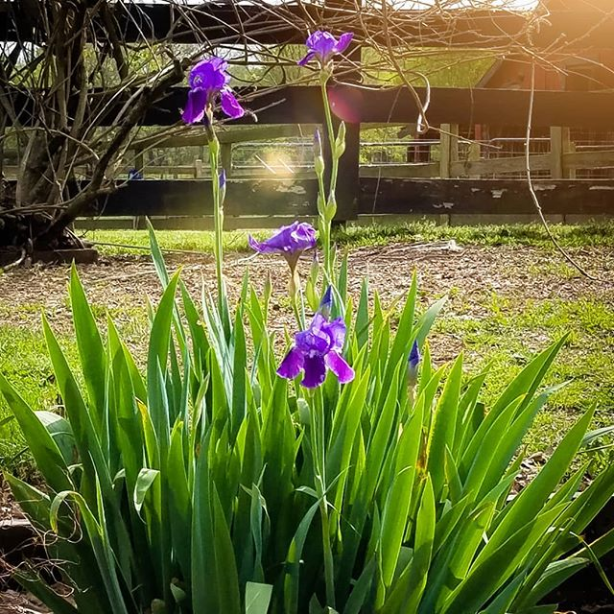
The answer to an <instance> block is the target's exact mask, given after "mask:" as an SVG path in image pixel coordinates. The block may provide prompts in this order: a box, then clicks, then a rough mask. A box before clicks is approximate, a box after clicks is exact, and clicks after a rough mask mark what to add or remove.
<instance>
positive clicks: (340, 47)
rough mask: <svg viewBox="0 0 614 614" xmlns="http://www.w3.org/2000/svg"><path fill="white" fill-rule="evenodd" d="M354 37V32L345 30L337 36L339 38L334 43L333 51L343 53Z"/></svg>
mask: <svg viewBox="0 0 614 614" xmlns="http://www.w3.org/2000/svg"><path fill="white" fill-rule="evenodd" d="M353 38H354V34H352V32H346V33H345V34H342V35H341V36H340V37H339V40H338V41H337V42H336V43H335V47H334V49H333V52H334V53H343V52H344V51H345V50H346V49H347V48H348V47H349V46H350V43H351V42H352V39H353Z"/></svg>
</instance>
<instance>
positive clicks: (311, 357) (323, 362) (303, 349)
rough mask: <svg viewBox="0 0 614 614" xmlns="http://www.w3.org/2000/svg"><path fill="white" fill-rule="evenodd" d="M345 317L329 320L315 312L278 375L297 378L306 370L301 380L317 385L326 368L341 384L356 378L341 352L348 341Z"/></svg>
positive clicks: (304, 382)
mask: <svg viewBox="0 0 614 614" xmlns="http://www.w3.org/2000/svg"><path fill="white" fill-rule="evenodd" d="M345 333H346V329H345V323H344V322H343V318H337V319H336V320H333V321H332V322H329V321H328V320H327V319H326V318H325V317H324V316H323V315H322V314H321V313H316V315H315V316H314V318H313V320H312V322H311V324H310V326H309V328H308V329H307V330H304V331H301V332H300V333H296V334H295V335H294V346H293V347H292V349H291V350H290V351H289V352H288V354H287V355H286V357H285V358H284V359H283V361H282V363H281V365H280V366H279V369H278V370H277V375H279V376H280V377H284V378H286V379H294V378H295V377H297V376H298V374H299V373H300V372H301V371H303V372H304V376H303V381H302V382H301V384H302V385H303V386H305V388H317V387H318V386H320V385H321V384H323V383H324V380H325V379H326V370H327V369H329V370H330V371H332V372H333V373H334V374H335V375H336V376H337V378H338V380H339V382H340V383H341V384H345V383H347V382H351V381H352V380H353V379H354V370H353V369H352V367H350V365H348V363H347V362H346V361H345V359H344V358H343V356H342V355H341V351H342V349H343V344H344V342H345Z"/></svg>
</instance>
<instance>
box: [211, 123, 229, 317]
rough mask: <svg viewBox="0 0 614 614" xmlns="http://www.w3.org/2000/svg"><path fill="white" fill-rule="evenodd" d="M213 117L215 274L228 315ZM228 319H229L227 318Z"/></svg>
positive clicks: (220, 301) (221, 307) (221, 304)
mask: <svg viewBox="0 0 614 614" xmlns="http://www.w3.org/2000/svg"><path fill="white" fill-rule="evenodd" d="M211 119H212V118H211V117H207V120H208V131H207V132H208V134H209V166H210V168H211V192H212V196H213V227H214V233H215V243H214V246H213V253H214V256H215V274H216V279H217V300H218V307H219V312H220V315H221V316H223V317H225V315H226V289H225V287H224V202H223V201H224V194H223V193H222V192H223V190H222V189H221V188H220V179H219V176H220V168H219V164H218V156H219V153H220V142H219V141H218V140H217V137H216V135H215V132H214V130H213V125H212V122H211ZM226 319H227V318H226Z"/></svg>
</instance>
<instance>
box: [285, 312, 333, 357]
mask: <svg viewBox="0 0 614 614" xmlns="http://www.w3.org/2000/svg"><path fill="white" fill-rule="evenodd" d="M317 316H319V317H322V316H320V314H316V317H317ZM314 320H315V318H314ZM294 340H295V342H296V347H297V348H298V349H299V350H301V352H304V353H305V354H312V353H316V354H319V355H321V356H324V354H326V352H328V351H329V350H330V348H331V337H330V335H329V334H328V332H327V331H326V330H323V329H322V328H319V327H318V326H314V323H313V322H312V323H311V326H310V327H309V328H308V329H307V330H304V331H301V332H300V333H296V335H294Z"/></svg>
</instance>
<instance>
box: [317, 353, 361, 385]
mask: <svg viewBox="0 0 614 614" xmlns="http://www.w3.org/2000/svg"><path fill="white" fill-rule="evenodd" d="M324 360H325V361H326V366H327V367H328V368H329V369H330V370H331V371H332V372H333V373H334V374H335V375H336V376H337V379H338V380H339V383H341V384H347V383H348V382H351V381H352V380H353V379H354V369H352V367H350V365H348V363H347V362H345V359H344V358H343V356H341V354H339V353H337V352H329V353H328V354H327V355H326V357H325V359H324Z"/></svg>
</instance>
